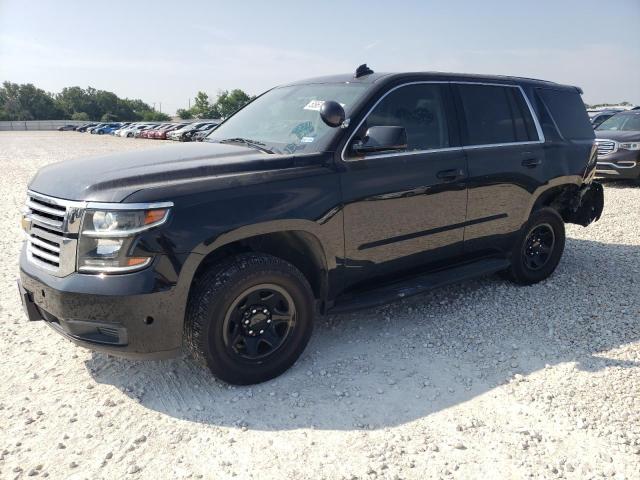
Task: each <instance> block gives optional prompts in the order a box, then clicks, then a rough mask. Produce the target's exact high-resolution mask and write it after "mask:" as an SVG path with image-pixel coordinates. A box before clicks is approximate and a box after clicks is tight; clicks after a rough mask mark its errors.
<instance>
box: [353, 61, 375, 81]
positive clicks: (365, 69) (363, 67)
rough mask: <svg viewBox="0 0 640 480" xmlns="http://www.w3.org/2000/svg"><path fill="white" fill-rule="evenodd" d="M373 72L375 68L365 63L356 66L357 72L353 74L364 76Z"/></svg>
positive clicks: (358, 76)
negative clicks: (372, 68)
mask: <svg viewBox="0 0 640 480" xmlns="http://www.w3.org/2000/svg"><path fill="white" fill-rule="evenodd" d="M372 73H373V70H371V69H370V68H369V67H367V64H366V63H363V64H362V65H360V66H359V67H358V68H356V74H355V75H354V76H353V78H360V77H364V76H365V75H371V74H372Z"/></svg>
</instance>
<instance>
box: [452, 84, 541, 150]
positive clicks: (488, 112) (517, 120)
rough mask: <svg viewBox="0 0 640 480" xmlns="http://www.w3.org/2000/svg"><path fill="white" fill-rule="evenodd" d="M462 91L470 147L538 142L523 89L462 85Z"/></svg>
mask: <svg viewBox="0 0 640 480" xmlns="http://www.w3.org/2000/svg"><path fill="white" fill-rule="evenodd" d="M458 92H459V93H460V100H461V101H462V109H463V111H464V116H465V120H466V127H467V128H466V131H467V141H466V142H465V144H466V145H493V144H501V143H516V142H529V141H537V140H538V134H537V132H536V129H535V123H534V121H533V118H532V116H531V112H530V110H529V107H528V106H527V103H526V102H525V100H524V98H523V97H522V92H521V91H520V89H518V88H516V87H509V86H505V87H503V86H497V85H480V84H478V85H474V84H460V85H458Z"/></svg>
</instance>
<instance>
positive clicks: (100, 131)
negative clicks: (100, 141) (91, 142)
mask: <svg viewBox="0 0 640 480" xmlns="http://www.w3.org/2000/svg"><path fill="white" fill-rule="evenodd" d="M121 125H122V124H120V123H105V124H103V125H101V126H99V127H96V128H93V129H92V130H91V133H95V134H97V135H104V134H105V133H111V132H112V131H114V130H117V129H118V128H120V127H121Z"/></svg>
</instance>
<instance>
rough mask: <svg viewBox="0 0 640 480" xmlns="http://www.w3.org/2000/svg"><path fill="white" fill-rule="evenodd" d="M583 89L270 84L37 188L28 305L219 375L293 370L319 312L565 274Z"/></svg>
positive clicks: (237, 378) (405, 77) (129, 349)
mask: <svg viewBox="0 0 640 480" xmlns="http://www.w3.org/2000/svg"><path fill="white" fill-rule="evenodd" d="M580 93H581V92H580V90H579V89H578V88H576V87H571V86H563V85H558V84H555V83H551V82H545V81H539V80H530V79H524V78H513V77H496V76H471V75H457V74H441V73H401V74H376V73H374V72H372V71H371V70H370V69H368V68H367V67H366V66H362V67H360V68H359V69H358V70H357V72H356V74H355V75H338V76H330V77H325V78H317V79H313V80H307V81H302V82H297V83H292V84H290V85H285V86H281V87H277V88H274V89H272V90H269V91H268V92H266V93H264V94H263V95H261V96H259V97H258V98H257V99H255V100H253V101H252V102H251V103H249V104H248V105H247V106H245V107H244V108H242V109H241V110H240V111H238V112H237V113H235V114H234V115H233V116H231V117H230V118H228V119H227V120H226V121H224V122H223V123H222V124H221V125H220V126H219V127H218V128H217V129H215V130H214V131H213V132H212V133H211V134H210V135H209V136H208V137H207V139H206V141H205V142H203V143H187V144H174V145H170V146H166V147H164V148H162V149H154V150H151V151H148V152H144V151H135V152H127V153H121V154H116V155H109V156H106V157H101V158H93V159H83V160H71V161H67V162H62V163H57V164H52V165H49V166H46V167H44V168H42V169H41V170H40V171H39V172H38V173H37V174H36V176H35V177H34V178H33V180H32V181H31V183H30V185H29V190H28V200H27V209H26V212H25V214H24V217H23V226H24V229H25V230H26V232H27V235H28V240H27V241H26V242H25V246H24V249H23V251H22V256H21V259H20V269H21V272H20V292H21V295H22V300H23V303H24V306H25V310H26V312H27V314H28V316H29V319H31V320H41V319H42V320H44V321H45V322H46V323H47V324H48V325H49V326H51V327H52V328H53V329H54V330H56V331H58V332H59V333H61V334H62V335H64V336H65V337H67V338H69V339H71V340H73V341H75V342H76V343H78V344H80V345H83V346H85V347H88V348H91V349H94V350H101V351H104V352H108V353H110V354H114V355H120V356H125V357H134V358H141V357H142V358H159V357H166V356H170V355H174V354H176V353H178V352H180V351H181V349H182V347H183V345H184V346H185V347H186V349H187V350H189V351H190V352H191V353H192V354H193V355H194V356H195V357H196V358H197V359H200V360H201V361H202V362H203V363H204V364H206V365H207V366H208V367H209V368H210V369H211V371H212V372H213V373H214V374H215V375H217V376H218V377H220V378H221V379H223V380H225V381H227V382H231V383H238V384H250V383H256V382H261V381H264V380H267V379H270V378H273V377H275V376H276V375H279V374H280V373H282V372H284V371H285V370H286V369H287V368H289V367H290V366H291V365H292V364H293V363H294V362H295V361H296V359H297V358H298V356H299V355H300V354H301V352H302V351H303V349H304V348H305V345H306V344H307V342H308V340H309V337H310V336H311V331H312V325H313V317H314V314H315V313H317V312H318V313H321V314H325V313H336V312H344V311H348V310H353V309H356V308H365V307H373V306H377V305H380V304H383V303H385V302H390V301H393V300H397V299H399V298H403V297H407V296H409V295H414V294H417V293H419V292H423V291H425V290H428V289H431V288H434V287H439V286H442V285H445V284H449V283H452V282H456V281H459V280H463V279H468V278H471V277H475V276H478V275H484V274H491V273H496V272H500V273H501V274H503V275H504V276H506V277H507V278H509V279H511V280H512V281H514V282H516V283H518V284H524V285H527V284H532V283H535V282H539V281H541V280H543V279H545V278H547V277H548V276H549V275H551V273H552V272H553V271H554V269H555V268H556V266H557V265H558V262H559V261H560V257H561V256H562V252H563V249H564V245H565V230H564V224H565V222H572V223H578V224H581V225H584V226H586V225H588V224H589V223H591V222H592V221H594V220H597V219H598V218H599V216H600V214H601V212H602V207H603V192H602V187H601V186H600V185H599V184H598V183H595V182H593V181H592V180H593V176H594V174H595V166H596V148H595V145H594V134H593V130H592V128H591V126H590V124H589V119H588V117H587V113H586V111H585V108H584V105H583V102H582V99H581V96H580Z"/></svg>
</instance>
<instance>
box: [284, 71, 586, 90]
mask: <svg viewBox="0 0 640 480" xmlns="http://www.w3.org/2000/svg"><path fill="white" fill-rule="evenodd" d="M412 79H414V80H418V79H420V80H435V81H438V80H439V81H459V82H465V81H466V82H469V81H474V82H487V83H511V84H513V83H517V84H519V85H531V86H539V87H553V88H570V89H576V88H578V87H574V86H572V85H562V84H559V83H555V82H550V81H547V80H539V79H535V78H525V77H512V76H504V75H476V74H469V73H447V72H404V73H388V72H383V73H378V72H376V73H372V74H370V75H365V76H363V77H360V78H354V74H353V73H348V74H340V75H328V76H324V77H315V78H308V79H306V80H300V81H297V82H292V83H290V84H288V85H303V84H309V83H368V84H374V83H383V82H384V83H387V82H393V81H395V80H412Z"/></svg>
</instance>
